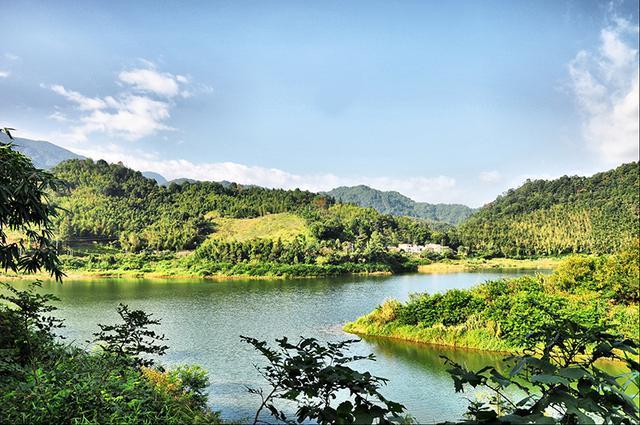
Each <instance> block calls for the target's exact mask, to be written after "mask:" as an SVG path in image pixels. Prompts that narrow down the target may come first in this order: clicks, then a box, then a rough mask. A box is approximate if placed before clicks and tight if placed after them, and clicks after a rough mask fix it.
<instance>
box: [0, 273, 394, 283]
mask: <svg viewBox="0 0 640 425" xmlns="http://www.w3.org/2000/svg"><path fill="white" fill-rule="evenodd" d="M393 275H394V273H392V272H388V271H377V272H357V273H345V274H341V275H338V276H334V275H317V276H308V275H305V276H269V275H264V276H252V275H210V276H198V275H195V274H162V273H157V272H129V271H123V272H115V271H112V272H82V271H79V272H78V271H71V272H68V273H66V275H65V277H64V278H63V280H62V281H63V282H65V281H72V282H73V281H85V280H86V281H90V280H97V279H122V280H128V279H158V280H174V279H181V280H194V281H196V280H210V281H227V280H284V279H323V278H329V277H344V276H393ZM0 279H4V280H7V281H27V280H40V281H43V282H53V281H55V279H54V278H53V277H51V276H49V275H48V274H44V273H34V274H29V275H13V274H5V273H0Z"/></svg>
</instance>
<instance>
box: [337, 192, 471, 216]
mask: <svg viewBox="0 0 640 425" xmlns="http://www.w3.org/2000/svg"><path fill="white" fill-rule="evenodd" d="M327 195H330V196H332V197H333V198H335V199H336V201H338V202H344V203H349V204H355V205H359V206H361V207H367V208H374V209H376V210H377V211H379V212H381V213H383V214H392V215H399V216H407V217H416V218H422V219H426V220H431V221H440V222H444V223H448V224H458V223H460V222H462V221H464V220H466V219H467V218H468V217H469V216H470V215H471V214H473V211H474V210H473V209H472V208H469V207H467V206H466V205H460V204H429V203H426V202H416V201H414V200H412V199H410V198H408V197H406V196H404V195H402V194H401V193H398V192H394V191H390V192H383V191H381V190H377V189H373V188H370V187H369V186H364V185H360V186H351V187H346V186H341V187H338V188H335V189H333V190H331V191H329V192H327Z"/></svg>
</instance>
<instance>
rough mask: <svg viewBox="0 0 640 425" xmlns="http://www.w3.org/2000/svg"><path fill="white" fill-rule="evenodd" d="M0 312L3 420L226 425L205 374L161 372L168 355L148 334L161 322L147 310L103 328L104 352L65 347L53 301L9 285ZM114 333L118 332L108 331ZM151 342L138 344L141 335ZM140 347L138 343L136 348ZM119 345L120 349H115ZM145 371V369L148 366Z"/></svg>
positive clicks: (0, 418)
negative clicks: (159, 356) (155, 356)
mask: <svg viewBox="0 0 640 425" xmlns="http://www.w3.org/2000/svg"><path fill="white" fill-rule="evenodd" d="M5 289H6V290H7V292H8V293H9V295H3V296H2V297H1V299H2V300H4V301H5V304H3V305H2V306H0V331H1V332H0V347H2V350H0V422H2V423H24V424H45V423H175V424H182V423H219V418H218V415H217V414H216V413H214V412H212V411H210V410H209V408H208V407H207V397H206V394H205V389H206V387H207V385H208V380H207V377H206V372H205V371H204V370H202V369H200V368H198V367H196V366H189V367H187V366H183V367H178V368H176V369H173V370H165V369H164V368H162V367H155V366H154V362H153V360H152V359H151V358H149V357H145V355H146V354H149V353H161V352H162V351H164V349H165V348H166V347H164V346H159V345H157V338H155V337H153V336H149V334H148V332H150V331H149V330H148V329H147V325H148V324H152V323H154V321H152V320H150V319H149V317H148V316H147V315H146V314H145V313H144V312H142V311H139V310H133V311H130V310H128V308H127V307H126V306H121V307H120V309H119V312H120V314H121V315H122V312H123V311H126V312H128V316H124V317H123V318H124V322H123V323H122V324H120V325H115V326H113V327H111V326H104V325H99V326H100V327H101V328H102V329H103V332H101V333H100V336H99V337H98V338H99V342H100V345H101V346H103V347H105V348H106V349H105V350H100V351H97V352H94V353H89V352H87V351H85V350H84V349H81V348H78V347H74V346H73V345H65V344H63V343H61V342H60V341H59V337H56V335H55V331H56V330H58V329H59V328H61V327H62V323H61V321H59V320H57V319H55V318H54V317H52V316H51V313H53V312H54V311H55V308H54V307H53V306H51V305H50V304H49V303H50V301H53V300H54V297H52V296H50V295H39V294H37V293H35V292H33V291H32V290H28V291H18V290H16V289H14V288H12V287H11V286H9V285H5ZM111 328H115V329H117V332H116V333H115V334H112V333H111V332H109V329H111ZM141 335H145V336H146V339H147V341H146V342H144V343H142V344H140V345H138V344H137V341H140V338H139V337H140V336H141ZM134 342H135V343H134ZM115 346H118V347H119V349H117V350H116V349H113V347H115ZM142 365H145V366H142Z"/></svg>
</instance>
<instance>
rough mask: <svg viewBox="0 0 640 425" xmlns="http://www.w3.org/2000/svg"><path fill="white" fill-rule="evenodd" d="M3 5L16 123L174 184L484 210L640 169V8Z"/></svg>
mask: <svg viewBox="0 0 640 425" xmlns="http://www.w3.org/2000/svg"><path fill="white" fill-rule="evenodd" d="M0 6H1V8H0V10H2V15H3V25H2V26H1V27H0V126H2V127H5V126H7V127H14V128H16V131H15V135H16V136H17V137H26V138H33V139H40V140H48V141H50V142H52V143H55V144H58V145H60V146H62V147H65V148H67V149H70V150H72V151H74V152H76V153H79V154H82V155H85V156H88V157H91V158H94V159H100V158H103V159H106V160H107V161H110V162H117V161H122V162H123V163H125V164H126V165H128V166H130V167H132V168H135V169H138V170H141V171H155V172H158V173H160V174H162V175H163V176H165V177H166V178H168V179H173V178H179V177H189V178H195V179H200V180H229V181H236V182H239V183H244V184H257V185H261V186H266V187H283V188H295V187H299V188H302V189H307V190H312V191H324V190H330V189H332V188H334V187H337V186H341V185H346V186H350V185H356V184H366V185H369V186H372V187H375V188H377V189H381V190H396V191H399V192H401V193H403V194H405V195H407V196H409V197H411V198H413V199H414V200H417V201H424V202H431V203H437V202H444V203H463V204H466V205H470V206H473V207H478V206H481V205H483V204H484V203H486V202H489V201H491V200H492V199H494V198H495V197H496V196H497V195H499V194H500V193H502V192H504V191H505V190H507V189H508V188H511V187H516V186H518V185H520V184H522V182H523V181H524V180H525V179H527V178H532V179H534V178H553V177H558V176H561V175H565V174H568V175H590V174H593V173H595V172H599V171H604V170H607V169H611V168H613V167H615V166H617V165H620V164H621V163H624V162H630V161H637V160H638V156H639V153H638V49H639V47H638V36H639V30H638V3H637V1H614V2H598V1H586V0H580V1H561V0H553V1H544V0H537V1H530V2H526V1H447V2H439V1H415V2H413V1H390V0H389V1H379V2H378V1H372V0H369V1H362V2H359V1H348V2H345V1H335V2H334V1H321V2H320V1H316V2H313V1H297V2H288V1H241V0H235V1H203V2H196V1H176V2H170V1H136V2H119V1H109V2H92V1H84V2H82V3H79V2H77V1H68V2H65V1H56V2H51V1H43V2H33V1H15V0H12V1H8V0H0Z"/></svg>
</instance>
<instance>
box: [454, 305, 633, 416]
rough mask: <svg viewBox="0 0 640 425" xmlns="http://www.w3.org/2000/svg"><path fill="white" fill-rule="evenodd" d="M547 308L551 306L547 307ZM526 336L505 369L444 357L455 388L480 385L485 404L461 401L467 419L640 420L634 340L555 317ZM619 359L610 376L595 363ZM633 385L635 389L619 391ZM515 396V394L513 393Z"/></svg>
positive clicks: (599, 327) (460, 389)
mask: <svg viewBox="0 0 640 425" xmlns="http://www.w3.org/2000/svg"><path fill="white" fill-rule="evenodd" d="M549 313H550V314H553V312H551V311H550V312H549ZM556 319H557V320H556V321H555V322H554V323H553V324H552V325H545V326H543V327H542V329H541V330H540V331H538V332H534V333H532V334H530V335H529V336H528V338H527V343H526V348H525V349H524V351H523V353H522V355H519V356H516V357H509V358H507V359H505V362H506V363H508V364H509V365H511V367H510V372H509V374H508V375H506V376H505V375H503V374H501V373H500V372H499V371H498V370H497V369H496V368H494V367H491V366H487V367H484V368H482V369H480V370H479V371H476V372H472V371H469V370H467V369H466V368H465V367H463V366H461V365H459V364H456V363H454V362H452V361H450V360H449V359H446V358H445V361H446V363H447V364H449V365H450V369H449V370H448V372H449V373H450V374H451V377H452V378H453V381H454V385H455V389H456V392H462V391H464V388H465V386H466V385H469V386H471V387H473V388H486V389H488V390H489V391H490V392H491V394H492V396H491V397H490V398H489V400H488V401H486V402H481V401H476V402H472V403H471V404H470V405H469V409H468V411H467V414H466V416H467V418H468V419H469V423H496V422H499V423H510V424H526V423H530V424H544V423H551V424H553V423H561V424H585V425H586V424H595V423H605V424H632V423H638V422H639V421H640V412H639V411H638V405H637V403H638V400H637V397H638V394H637V389H638V388H639V384H640V364H638V362H637V358H638V357H637V356H638V351H637V350H638V343H637V341H634V340H631V339H621V338H619V337H617V336H615V335H613V334H611V333H609V332H608V329H607V328H606V327H601V326H595V327H585V326H581V325H579V324H577V323H576V322H573V321H570V320H562V319H560V318H558V317H556ZM603 359H607V360H617V361H621V362H624V363H625V364H626V366H627V368H628V372H626V373H624V374H622V375H620V376H612V375H610V374H608V373H607V372H605V371H604V370H602V369H601V368H600V367H598V362H599V361H601V360H603ZM633 385H635V391H636V394H635V395H634V396H631V397H630V396H629V395H627V390H628V387H629V386H633ZM513 390H515V392H516V394H522V396H521V397H517V396H516V395H515V394H514V392H513Z"/></svg>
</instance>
